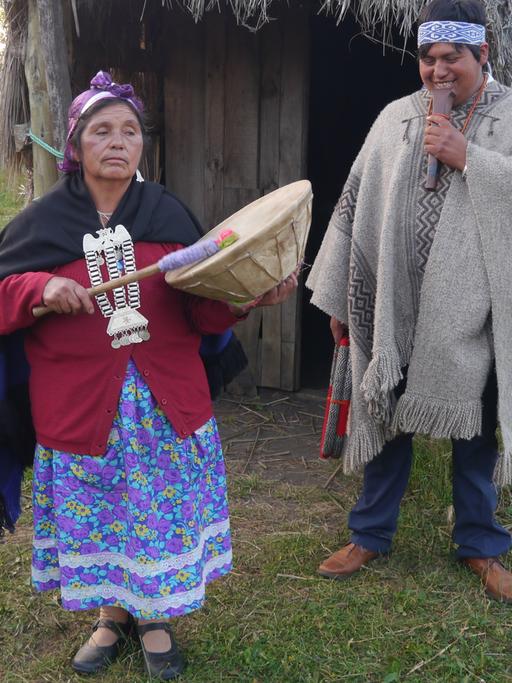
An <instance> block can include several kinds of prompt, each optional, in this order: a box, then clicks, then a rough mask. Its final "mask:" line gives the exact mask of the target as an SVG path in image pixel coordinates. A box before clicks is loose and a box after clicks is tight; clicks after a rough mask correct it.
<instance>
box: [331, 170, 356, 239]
mask: <svg viewBox="0 0 512 683" xmlns="http://www.w3.org/2000/svg"><path fill="white" fill-rule="evenodd" d="M359 184H360V180H359V178H357V176H355V175H351V176H349V177H348V178H347V182H346V183H345V186H344V188H343V192H342V193H341V197H340V198H339V200H338V203H337V204H336V206H335V207H334V213H335V214H336V215H337V216H338V218H339V221H337V225H338V227H339V228H340V230H342V231H343V232H344V233H346V234H347V235H349V236H351V235H352V225H353V223H354V214H355V210H356V203H357V195H358V192H359Z"/></svg>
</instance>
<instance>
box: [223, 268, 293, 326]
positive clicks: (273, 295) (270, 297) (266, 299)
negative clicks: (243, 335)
mask: <svg viewBox="0 0 512 683" xmlns="http://www.w3.org/2000/svg"><path fill="white" fill-rule="evenodd" d="M298 284H299V281H298V270H296V271H295V272H293V273H292V274H291V275H289V276H288V277H287V278H286V279H284V280H283V281H282V282H280V283H279V284H278V285H276V286H275V287H273V288H272V289H270V290H269V291H268V292H265V294H262V295H261V296H260V297H258V298H257V299H255V300H254V301H251V302H250V303H248V304H244V305H242V306H234V305H232V304H228V305H229V310H230V311H231V312H232V313H233V314H234V315H236V316H237V317H242V316H244V315H245V314H246V313H248V312H249V311H250V310H251V309H252V308H257V307H259V306H274V305H275V304H282V303H283V302H284V301H286V299H288V297H289V296H290V295H291V294H292V293H293V292H294V291H295V290H296V289H297V285H298Z"/></svg>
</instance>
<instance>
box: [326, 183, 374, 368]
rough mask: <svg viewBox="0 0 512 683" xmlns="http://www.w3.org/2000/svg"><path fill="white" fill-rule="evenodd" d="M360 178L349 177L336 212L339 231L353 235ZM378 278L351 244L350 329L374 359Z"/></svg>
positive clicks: (353, 244) (355, 243)
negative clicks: (374, 325) (372, 353)
mask: <svg viewBox="0 0 512 683" xmlns="http://www.w3.org/2000/svg"><path fill="white" fill-rule="evenodd" d="M359 185H360V179H359V178H358V177H357V176H356V175H354V174H352V175H351V176H349V177H348V178H347V181H346V183H345V186H344V188H343V192H342V193H341V197H340V199H339V201H338V203H337V204H336V207H335V209H334V213H335V215H336V217H337V221H336V225H337V227H338V229H340V230H341V231H342V232H344V233H345V234H347V235H348V236H351V235H352V225H353V222H354V215H355V209H356V204H357V196H358V193H359ZM375 293H376V282H375V276H374V274H373V273H372V270H371V268H370V266H369V265H368V263H367V261H366V259H365V257H364V255H363V252H362V250H361V249H359V247H358V245H357V242H356V241H355V240H354V241H353V242H352V253H351V260H350V280H349V290H348V306H349V308H348V310H349V323H350V329H351V331H352V333H353V335H354V337H355V339H356V340H357V343H358V346H360V348H361V349H363V350H364V353H365V354H366V355H367V356H368V358H369V357H370V356H371V350H372V343H373V319H374V311H375Z"/></svg>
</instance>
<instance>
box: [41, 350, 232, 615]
mask: <svg viewBox="0 0 512 683" xmlns="http://www.w3.org/2000/svg"><path fill="white" fill-rule="evenodd" d="M33 495H34V549H33V562H32V580H33V584H34V586H35V588H36V589H37V590H40V591H43V590H49V589H54V588H60V591H61V596H62V606H63V607H64V608H66V609H70V610H82V609H92V608H95V607H99V606H101V605H117V606H119V607H123V608H124V609H126V610H128V611H129V612H130V613H131V614H132V615H133V616H134V617H136V618H142V619H152V618H160V617H173V616H178V615H181V614H186V613H188V612H190V611H192V610H194V609H197V608H199V607H201V605H202V604H203V602H204V597H205V586H206V584H208V583H209V582H210V581H212V580H213V579H215V578H217V577H219V576H222V575H224V574H227V573H228V572H229V571H230V569H231V537H230V531H229V516H228V507H227V497H226V475H225V468H224V460H223V457H222V450H221V445H220V439H219V434H218V431H217V425H216V422H215V418H213V417H212V418H211V419H210V420H209V421H208V422H206V423H205V424H204V425H203V426H202V427H201V428H200V429H199V430H197V431H196V432H195V433H194V434H192V436H190V437H188V438H186V439H181V438H180V437H179V436H178V435H177V433H176V432H175V431H174V429H173V428H172V426H171V424H170V423H169V421H168V420H167V418H166V417H165V415H164V414H163V412H162V411H161V410H160V409H159V408H158V406H157V405H156V403H155V400H154V398H153V396H152V395H151V392H150V391H149V388H148V387H147V385H146V384H145V382H144V380H143V379H142V377H141V375H140V374H139V372H138V370H137V369H136V367H135V364H134V363H133V362H132V361H130V362H129V365H128V369H127V375H126V378H125V381H124V384H123V388H122V392H121V396H120V400H119V406H118V411H117V414H116V417H115V419H114V422H113V425H112V430H111V433H110V438H109V442H108V447H107V451H106V453H105V454H104V455H103V456H101V457H92V456H89V455H76V454H72V453H65V452H63V451H57V450H52V449H48V448H44V447H43V446H41V445H38V446H37V448H36V458H35V465H34V494H33Z"/></svg>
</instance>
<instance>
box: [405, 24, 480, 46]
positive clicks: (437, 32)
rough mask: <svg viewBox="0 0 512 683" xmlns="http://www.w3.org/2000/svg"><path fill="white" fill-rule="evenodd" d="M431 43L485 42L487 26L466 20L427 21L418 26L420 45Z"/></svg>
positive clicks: (465, 43)
mask: <svg viewBox="0 0 512 683" xmlns="http://www.w3.org/2000/svg"><path fill="white" fill-rule="evenodd" d="M431 43H459V44H462V45H481V44H482V43H485V26H482V25H481V24H468V23H466V22H465V21H426V22H425V23H424V24H420V26H419V28H418V47H420V46H421V45H425V44H431Z"/></svg>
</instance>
